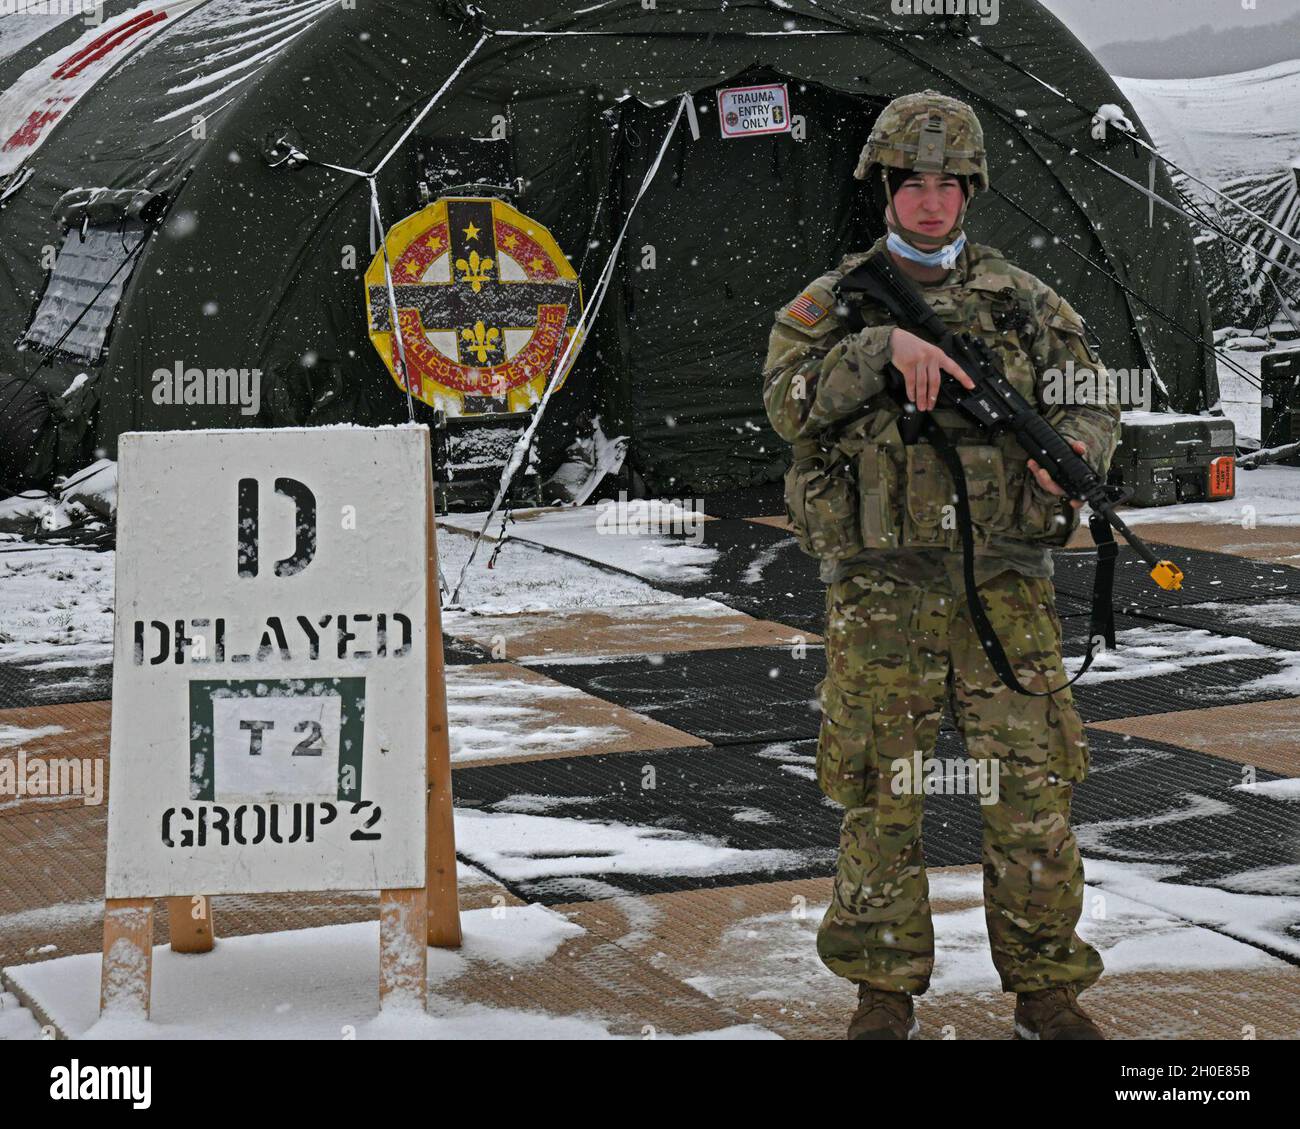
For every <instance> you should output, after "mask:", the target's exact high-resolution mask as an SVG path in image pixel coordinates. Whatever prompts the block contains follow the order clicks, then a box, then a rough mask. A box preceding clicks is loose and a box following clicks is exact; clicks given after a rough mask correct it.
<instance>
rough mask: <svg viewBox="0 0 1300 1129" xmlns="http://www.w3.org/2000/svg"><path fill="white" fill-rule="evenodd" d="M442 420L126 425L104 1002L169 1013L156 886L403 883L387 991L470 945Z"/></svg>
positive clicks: (178, 938)
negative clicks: (162, 1007)
mask: <svg viewBox="0 0 1300 1129" xmlns="http://www.w3.org/2000/svg"><path fill="white" fill-rule="evenodd" d="M433 521H434V518H433V504H432V484H431V479H430V462H429V433H428V429H427V428H424V427H414V426H408V427H381V428H347V427H342V428H314V429H279V430H237V431H197V432H160V433H150V434H128V435H124V436H122V439H121V445H120V451H119V505H118V542H117V545H118V549H117V601H116V629H115V634H114V664H113V724H112V743H111V749H110V762H109V763H110V775H109V780H110V788H109V806H108V874H107V883H106V898H107V901H106V904H105V910H104V961H103V977H102V987H101V996H100V1007H101V1010H105V1011H106V1010H110V1009H117V1008H125V1009H131V1010H134V1011H136V1012H140V1013H143V1014H145V1015H147V1014H148V1010H149V994H150V969H151V954H152V943H153V919H152V906H153V899H154V898H158V897H165V898H167V899H168V917H169V923H170V928H171V938H172V946H173V948H175V949H179V950H182V951H189V952H201V951H205V950H207V949H210V948H211V947H212V945H213V923H212V918H211V911H210V907H209V895H212V894H241V893H265V892H292V891H308V890H374V889H378V890H379V891H380V953H381V959H380V961H379V971H380V998H381V1001H390V1002H391V1001H393V1000H395V999H396V998H398V997H400V998H403V999H413V1000H416V1001H418V1002H419V1003H421V1004H423V1002H424V996H425V962H426V943H428V944H435V945H449V946H454V945H459V943H460V926H459V917H458V914H457V907H456V887H455V873H456V871H455V850H454V844H453V840H452V824H451V773H450V765H449V763H448V759H449V758H448V745H447V712H446V710H447V707H446V691H445V686H444V681H443V666H442V632H441V622H440V616H439V604H438V592H437V585H436V579H435V578H436V576H437V562H436V544H435V540H434V525H433Z"/></svg>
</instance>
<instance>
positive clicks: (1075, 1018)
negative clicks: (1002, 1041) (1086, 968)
mask: <svg viewBox="0 0 1300 1129" xmlns="http://www.w3.org/2000/svg"><path fill="white" fill-rule="evenodd" d="M1077 995H1078V989H1077V988H1076V987H1075V985H1073V984H1062V985H1061V986H1060V987H1058V988H1044V989H1042V990H1041V991H1038V992H1017V993H1016V1034H1015V1037H1016V1038H1017V1039H1105V1038H1106V1036H1105V1035H1103V1034H1102V1033H1101V1031H1100V1030H1098V1028H1097V1025H1096V1024H1095V1023H1093V1021H1092V1020H1091V1019H1090V1018H1089V1017H1088V1013H1087V1012H1086V1011H1084V1010H1083V1008H1081V1007H1080V1006H1079V1004H1078V1002H1077V1001H1076V999H1075V997H1076V996H1077Z"/></svg>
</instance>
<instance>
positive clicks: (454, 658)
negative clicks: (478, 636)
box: [442, 632, 497, 666]
mask: <svg viewBox="0 0 1300 1129" xmlns="http://www.w3.org/2000/svg"><path fill="white" fill-rule="evenodd" d="M442 661H443V665H444V666H472V665H474V664H475V663H490V662H496V661H497V660H496V659H494V658H493V657H492V656H491V655H490V654H489V653H488V651H487V650H486V649H485V648H483V647H480V646H479V645H478V644H477V643H474V642H472V641H470V640H469V639H457V638H455V637H454V636H451V635H448V634H446V633H445V632H444V633H443V636H442Z"/></svg>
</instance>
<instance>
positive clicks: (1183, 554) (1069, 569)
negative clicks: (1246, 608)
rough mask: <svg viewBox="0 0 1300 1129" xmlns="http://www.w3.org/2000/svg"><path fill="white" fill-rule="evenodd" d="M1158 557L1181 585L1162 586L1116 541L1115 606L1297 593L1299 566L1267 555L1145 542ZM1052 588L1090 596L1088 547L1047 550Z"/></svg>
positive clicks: (1090, 553)
mask: <svg viewBox="0 0 1300 1129" xmlns="http://www.w3.org/2000/svg"><path fill="white" fill-rule="evenodd" d="M1148 544H1149V545H1150V547H1151V550H1152V552H1154V553H1155V554H1156V556H1157V557H1158V558H1160V559H1162V560H1163V559H1167V560H1171V561H1173V562H1174V564H1176V565H1177V566H1178V567H1179V568H1180V569H1182V571H1183V586H1182V587H1181V588H1179V589H1177V590H1175V591H1168V592H1167V591H1165V590H1164V589H1163V588H1161V587H1160V586H1159V585H1158V584H1156V582H1155V581H1154V580H1152V579H1151V570H1150V568H1149V567H1148V566H1147V564H1146V563H1145V562H1144V561H1143V560H1142V558H1141V557H1139V556H1138V555H1137V553H1136V552H1134V551H1133V549H1132V548H1130V547H1129V546H1127V545H1121V547H1120V550H1119V555H1118V557H1117V558H1116V563H1115V607H1116V608H1117V609H1121V610H1122V609H1123V608H1125V607H1129V606H1131V607H1139V608H1167V607H1176V606H1178V605H1185V604H1199V603H1203V602H1205V601H1207V600H1267V599H1270V598H1272V597H1276V596H1282V595H1287V594H1300V569H1298V568H1291V567H1289V566H1287V565H1277V564H1271V563H1269V562H1268V561H1255V560H1249V559H1248V558H1246V557H1233V556H1229V555H1228V554H1227V553H1212V552H1209V551H1208V550H1205V549H1185V548H1183V547H1182V546H1181V545H1162V544H1159V543H1158V542H1148ZM1053 559H1054V561H1055V565H1056V576H1055V581H1056V590H1057V592H1059V593H1063V594H1066V595H1070V596H1074V597H1077V598H1079V599H1085V600H1089V601H1091V599H1092V582H1093V576H1094V574H1095V569H1096V561H1097V554H1096V552H1095V551H1094V550H1090V549H1087V550H1085V549H1071V550H1060V551H1058V552H1056V553H1055V554H1053Z"/></svg>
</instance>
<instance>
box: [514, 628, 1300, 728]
mask: <svg viewBox="0 0 1300 1129" xmlns="http://www.w3.org/2000/svg"><path fill="white" fill-rule="evenodd" d="M1088 628H1089V620H1088V618H1087V617H1086V616H1076V617H1071V618H1069V619H1063V620H1062V629H1063V633H1064V638H1063V643H1064V653H1065V656H1066V659H1067V671H1068V672H1069V673H1070V674H1073V673H1074V672H1075V671H1077V670H1078V664H1079V662H1081V661H1082V658H1083V655H1084V654H1085V651H1086V647H1087V640H1088ZM1115 629H1116V634H1117V639H1116V642H1117V644H1118V646H1117V649H1116V650H1115V651H1113V652H1108V653H1103V654H1102V655H1100V656H1099V657H1098V658H1097V660H1096V661H1095V662H1094V663H1093V666H1092V667H1091V668H1090V669H1089V671H1088V673H1087V674H1085V675H1084V676H1083V678H1081V679H1080V680H1079V681H1078V682H1076V683H1075V684H1074V687H1073V691H1074V700H1075V703H1076V705H1077V706H1078V708H1079V712H1080V714H1081V715H1082V716H1083V719H1084V720H1085V721H1109V720H1113V719H1114V718H1118V717H1136V716H1140V715H1143V714H1153V713H1169V712H1174V711H1178V710H1191V709H1199V708H1201V707H1203V706H1205V705H1206V704H1207V703H1214V704H1217V705H1224V704H1228V703H1231V702H1251V701H1270V700H1275V699H1278V698H1288V697H1295V696H1297V695H1300V659H1290V661H1288V660H1289V654H1288V653H1286V652H1274V651H1272V650H1271V649H1270V648H1268V647H1265V646H1263V645H1260V644H1254V643H1250V642H1249V641H1247V640H1239V641H1238V642H1235V643H1234V642H1232V641H1231V640H1229V639H1227V638H1226V637H1224V636H1218V635H1215V634H1213V633H1210V632H1204V631H1201V632H1198V631H1196V630H1195V629H1192V628H1187V627H1183V626H1180V625H1177V624H1162V623H1153V622H1152V621H1150V620H1146V619H1138V618H1136V617H1133V616H1125V615H1122V614H1121V615H1117V616H1116V617H1115ZM1003 642H1004V645H1006V646H1010V643H1011V641H1010V640H1004V641H1003ZM1242 644H1244V646H1243V645H1242ZM1009 654H1010V655H1011V657H1012V658H1013V660H1014V656H1015V652H1014V649H1012V650H1010V651H1009ZM1071 660H1073V661H1071ZM525 665H527V666H528V667H529V668H530V669H533V670H537V671H540V672H541V673H543V674H545V675H547V676H548V677H550V678H554V679H555V680H556V681H557V682H563V683H565V684H566V685H569V686H575V687H577V688H579V689H581V690H585V691H586V692H587V693H589V694H593V695H595V696H596V697H598V698H605V699H607V700H608V701H611V702H615V703H617V704H618V705H621V706H625V707H627V708H628V709H632V710H636V711H637V712H638V713H643V714H646V715H648V716H650V717H653V718H654V719H655V720H657V721H662V722H663V723H664V724H666V725H671V726H673V728H675V729H680V730H682V731H683V732H686V733H690V734H692V735H693V736H696V737H701V738H703V739H704V740H706V741H709V742H711V743H712V744H715V745H735V744H744V743H747V742H750V741H779V740H798V739H801V738H806V737H815V736H816V735H817V730H818V727H819V724H820V713H819V708H818V704H817V701H816V686H817V683H818V682H819V681H820V680H821V679H822V678H823V677H824V676H825V673H826V654H825V650H824V648H822V647H820V646H808V647H804V648H794V647H738V648H718V649H714V650H709V651H694V652H679V653H675V654H666V655H654V656H638V657H631V658H625V659H621V660H613V659H595V660H592V661H590V662H565V663H527V664H525ZM945 724H946V725H947V724H950V723H945Z"/></svg>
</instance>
